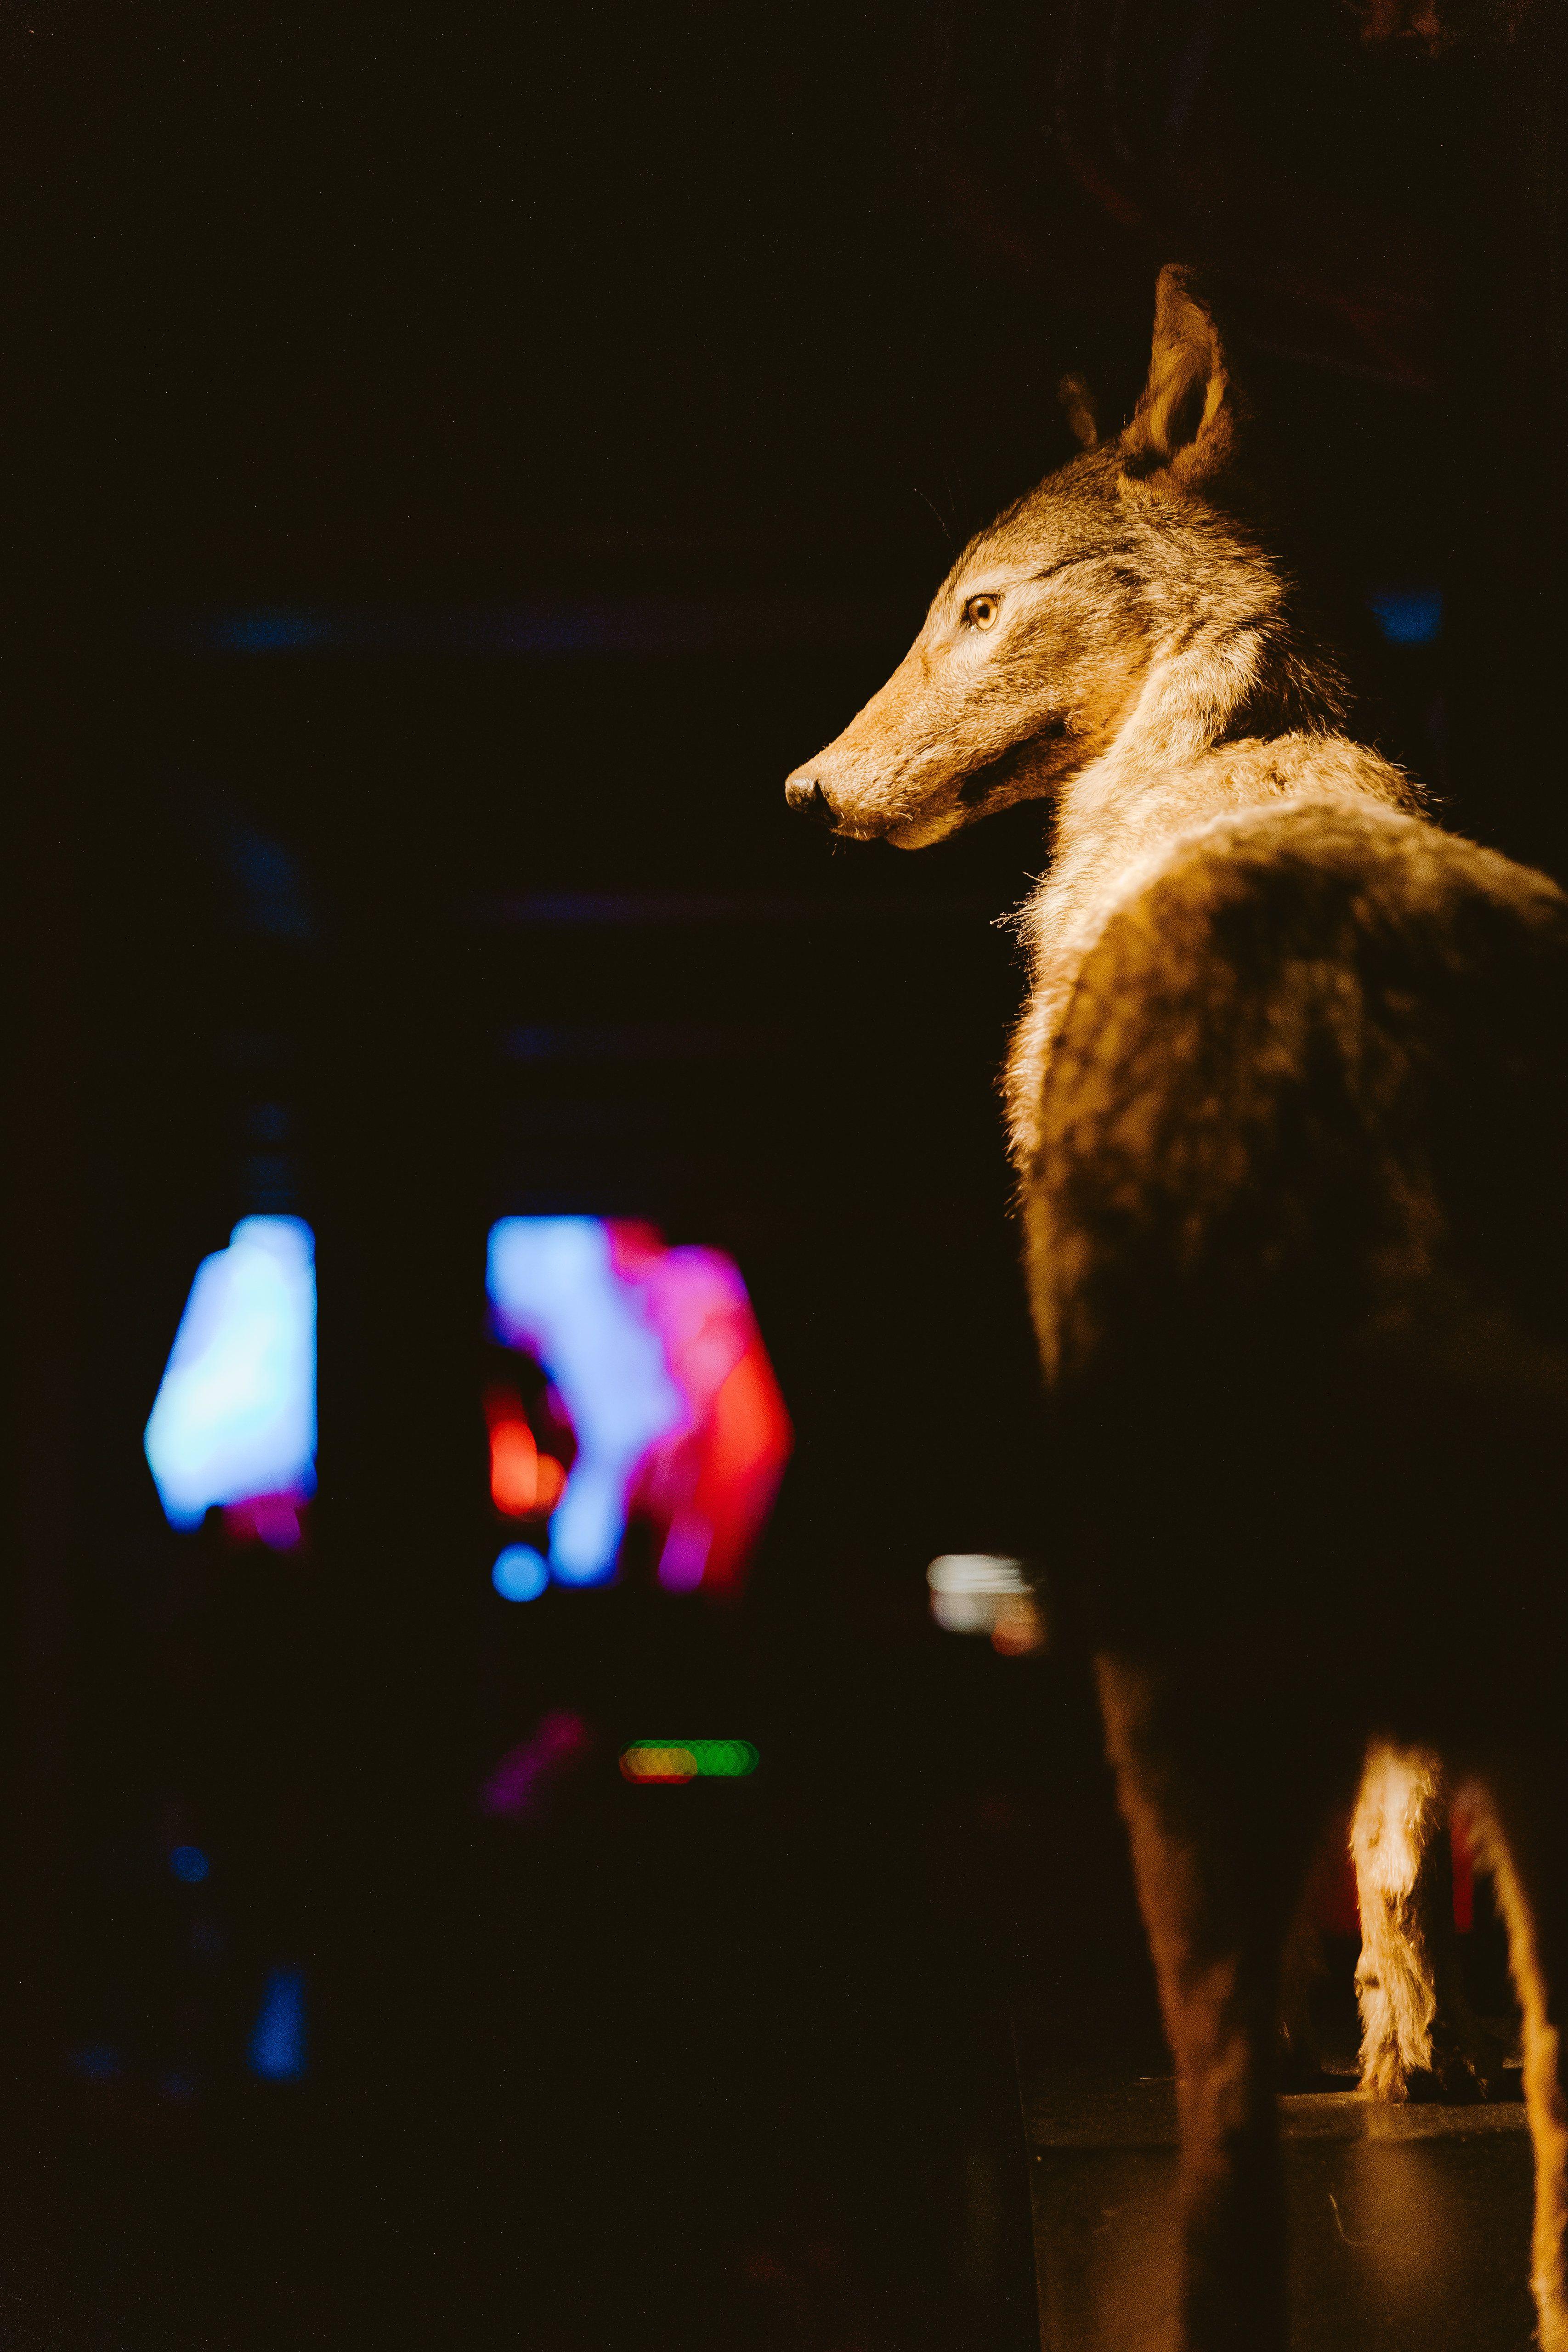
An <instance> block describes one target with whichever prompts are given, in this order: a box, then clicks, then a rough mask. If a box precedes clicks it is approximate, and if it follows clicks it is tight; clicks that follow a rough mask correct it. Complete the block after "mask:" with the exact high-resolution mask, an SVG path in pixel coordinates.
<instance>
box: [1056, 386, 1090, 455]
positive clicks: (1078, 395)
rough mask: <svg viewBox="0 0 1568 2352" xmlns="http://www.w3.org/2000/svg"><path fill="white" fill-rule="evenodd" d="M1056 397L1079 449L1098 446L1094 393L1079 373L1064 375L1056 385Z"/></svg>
mask: <svg viewBox="0 0 1568 2352" xmlns="http://www.w3.org/2000/svg"><path fill="white" fill-rule="evenodd" d="M1057 398H1058V401H1059V402H1060V403H1061V411H1062V415H1063V417H1064V419H1065V420H1066V424H1067V428H1068V432H1069V433H1070V434H1071V435H1072V437H1073V439H1074V440H1075V441H1076V442H1077V443H1078V446H1079V448H1080V449H1098V448H1099V446H1100V419H1099V417H1098V416H1097V415H1095V409H1094V394H1093V393H1092V392H1090V390H1089V386H1088V384H1087V383H1085V382H1084V380H1083V378H1082V376H1080V375H1064V376H1063V378H1062V380H1061V382H1060V383H1058V386H1057Z"/></svg>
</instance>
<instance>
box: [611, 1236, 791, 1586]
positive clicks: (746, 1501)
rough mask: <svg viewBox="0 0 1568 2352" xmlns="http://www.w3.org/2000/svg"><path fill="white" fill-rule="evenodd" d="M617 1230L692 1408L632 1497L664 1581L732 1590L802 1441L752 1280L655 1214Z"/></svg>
mask: <svg viewBox="0 0 1568 2352" xmlns="http://www.w3.org/2000/svg"><path fill="white" fill-rule="evenodd" d="M610 1237H611V1257H612V1263H613V1264H614V1265H615V1267H616V1272H617V1274H619V1275H620V1276H621V1277H622V1279H623V1280H630V1281H635V1282H636V1283H637V1285H638V1286H639V1287H640V1289H641V1291H642V1295H643V1298H644V1302H645V1307H646V1312H647V1317H648V1320H649V1321H650V1322H651V1323H652V1325H653V1328H654V1329H655V1330H656V1331H657V1332H658V1337H659V1340H660V1343H661V1345H662V1347H663V1349H664V1355H665V1361H666V1362H667V1363H668V1367H669V1372H670V1377H671V1379H672V1380H673V1381H674V1382H675V1385H676V1387H677V1388H678V1389H679V1391H680V1395H681V1399H682V1402H683V1403H684V1405H685V1408H686V1411H685V1414H684V1417H683V1419H682V1421H681V1422H680V1423H679V1424H678V1425H677V1426H676V1427H675V1428H673V1429H671V1430H668V1431H666V1432H665V1433H663V1434H662V1435H661V1436H658V1437H657V1438H655V1439H654V1441H653V1443H652V1444H650V1445H649V1446H648V1447H647V1451H646V1452H645V1454H643V1456H642V1459H641V1461H640V1462H639V1463H638V1464H637V1468H636V1470H635V1471H634V1472H633V1475H632V1480H631V1486H630V1489H629V1495H630V1500H631V1504H632V1507H633V1508H634V1509H636V1510H638V1511H640V1512H642V1513H643V1514H644V1515H645V1516H646V1517H648V1518H651V1519H652V1520H653V1521H654V1523H655V1524H656V1526H658V1527H661V1528H662V1529H663V1531H664V1540H663V1543H662V1545H661V1547H660V1550H659V1556H658V1580H659V1582H660V1583H661V1584H662V1585H663V1586H664V1588H665V1590H666V1591H668V1592H689V1591H693V1590H695V1589H696V1588H697V1587H698V1586H699V1585H700V1586H701V1587H702V1588H703V1590H704V1591H709V1592H725V1591H735V1590H737V1589H738V1587H739V1585H740V1583H741V1581H742V1577H743V1575H744V1571H745V1568H746V1563H747V1559H748V1558H749V1556H750V1553H751V1550H752V1545H753V1544H754V1543H755V1541H756V1539H757V1538H758V1536H759V1535H760V1534H761V1533H762V1530H763V1525H764V1523H765V1521H766V1519H767V1516H768V1513H769V1511H770V1510H771V1508H772V1507H773V1496H775V1495H776V1494H777V1492H778V1485H779V1480H780V1479H781V1478H782V1477H783V1475H784V1465H785V1463H786V1462H787V1461H788V1460H789V1455H790V1447H791V1444H793V1441H794V1432H793V1431H792V1429H791V1427H790V1421H789V1415H788V1413H787V1412H785V1410H784V1399H783V1397H782V1396H781V1395H780V1394H779V1387H778V1382H777V1381H775V1380H774V1378H773V1366H772V1365H771V1364H770V1362H769V1361H768V1355H767V1350H766V1349H765V1348H764V1347H763V1338H762V1333H761V1332H760V1331H759V1330H758V1328H757V1321H756V1318H755V1316H754V1315H753V1314H752V1303H751V1300H750V1299H749V1298H748V1297H747V1296H746V1286H745V1284H744V1282H743V1281H742V1278H741V1272H740V1268H739V1267H738V1266H737V1265H734V1264H733V1262H732V1261H731V1259H730V1258H728V1257H726V1256H725V1255H724V1254H723V1253H722V1251H721V1250H714V1249H703V1248H699V1247H697V1246H695V1245H691V1246H687V1247H684V1248H680V1249H667V1248H666V1247H665V1246H664V1243H663V1241H662V1239H661V1237H660V1236H659V1234H658V1233H657V1232H656V1231H655V1230H654V1229H653V1228H652V1227H651V1226H647V1225H640V1224H632V1223H617V1224H613V1225H612V1226H611V1228H610Z"/></svg>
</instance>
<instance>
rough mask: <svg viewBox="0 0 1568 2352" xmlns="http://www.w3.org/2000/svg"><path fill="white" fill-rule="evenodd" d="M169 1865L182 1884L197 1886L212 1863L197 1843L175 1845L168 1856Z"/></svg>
mask: <svg viewBox="0 0 1568 2352" xmlns="http://www.w3.org/2000/svg"><path fill="white" fill-rule="evenodd" d="M169 1867H170V1869H171V1870H172V1871H173V1872H174V1876H175V1877H176V1878H177V1879H178V1880H179V1881H180V1882H181V1884H182V1885H184V1886H199V1885H201V1883H202V1881H203V1879H204V1878H205V1876H206V1874H207V1873H208V1871H209V1870H210V1869H211V1868H212V1864H211V1863H210V1862H208V1860H207V1858H206V1856H205V1853H203V1852H202V1850H201V1848H200V1846H199V1845H177V1846H175V1847H174V1851H173V1852H172V1853H171V1854H170V1856H169Z"/></svg>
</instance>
